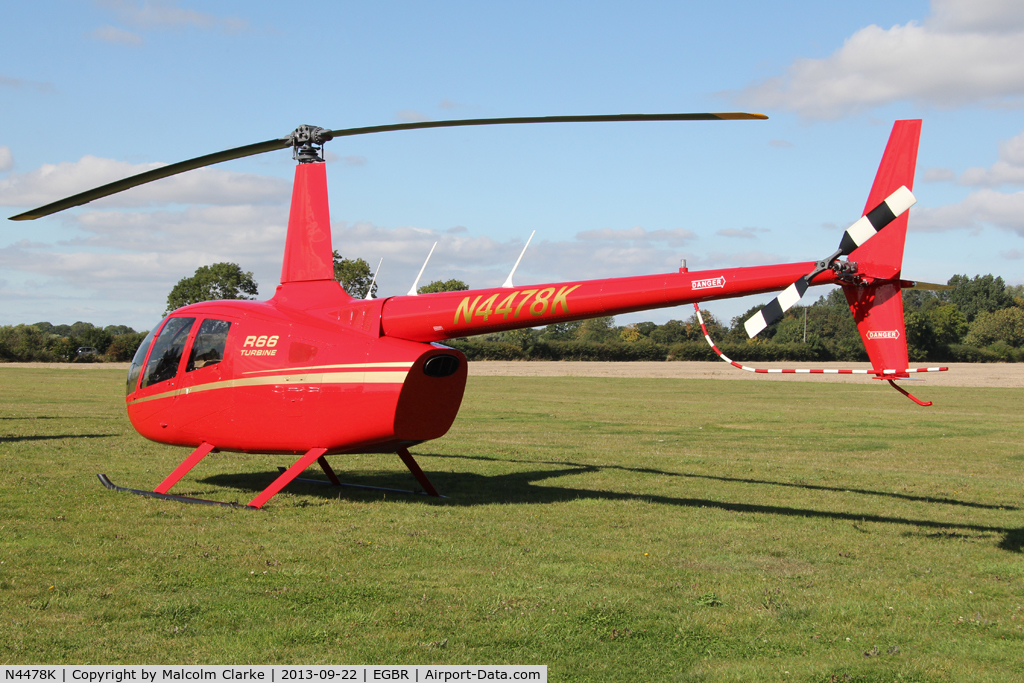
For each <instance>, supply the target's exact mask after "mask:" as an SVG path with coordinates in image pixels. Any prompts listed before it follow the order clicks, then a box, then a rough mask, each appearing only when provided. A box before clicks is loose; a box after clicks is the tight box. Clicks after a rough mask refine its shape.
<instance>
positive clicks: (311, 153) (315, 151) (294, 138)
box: [288, 125, 334, 164]
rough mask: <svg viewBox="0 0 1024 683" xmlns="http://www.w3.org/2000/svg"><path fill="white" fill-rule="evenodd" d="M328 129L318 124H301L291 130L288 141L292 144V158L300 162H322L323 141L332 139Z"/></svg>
mask: <svg viewBox="0 0 1024 683" xmlns="http://www.w3.org/2000/svg"><path fill="white" fill-rule="evenodd" d="M333 138H334V136H333V135H331V133H330V131H329V130H327V129H326V128H321V127H320V126H307V125H302V126H299V127H298V128H296V129H295V130H294V131H292V133H291V135H289V136H288V141H289V142H290V143H291V145H292V158H293V159H295V160H296V161H298V162H299V163H300V164H308V163H313V162H322V161H323V160H324V158H323V155H322V154H321V152H322V151H323V146H324V143H325V142H327V141H328V140H331V139H333Z"/></svg>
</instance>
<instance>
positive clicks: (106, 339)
mask: <svg viewBox="0 0 1024 683" xmlns="http://www.w3.org/2000/svg"><path fill="white" fill-rule="evenodd" d="M77 324H78V323H75V325H77ZM84 324H85V325H89V327H88V328H86V329H83V330H81V332H79V333H78V334H75V335H74V338H75V339H76V340H78V345H79V346H91V347H93V348H95V349H96V350H97V351H99V352H100V353H106V352H107V347H108V346H110V342H111V341H113V339H114V338H113V337H112V336H111V335H109V334H107V333H106V332H105V331H103V330H101V329H100V328H98V327H94V326H92V325H90V324H89V323H84ZM75 325H72V326H71V327H74V326H75Z"/></svg>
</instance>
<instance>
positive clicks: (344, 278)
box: [334, 251, 377, 299]
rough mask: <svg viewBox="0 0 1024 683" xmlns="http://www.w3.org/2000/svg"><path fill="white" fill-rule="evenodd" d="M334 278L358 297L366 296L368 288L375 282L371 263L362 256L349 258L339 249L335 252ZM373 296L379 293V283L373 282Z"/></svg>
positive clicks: (349, 292)
mask: <svg viewBox="0 0 1024 683" xmlns="http://www.w3.org/2000/svg"><path fill="white" fill-rule="evenodd" d="M334 279H335V280H337V281H338V282H340V283H341V287H342V289H344V290H345V291H346V292H348V295H349V296H351V297H354V298H356V299H362V298H365V297H366V290H368V289H369V288H370V283H371V282H373V271H372V270H370V264H369V263H367V262H366V261H364V260H363V259H361V258H356V259H347V258H344V257H343V256H342V255H341V254H339V253H338V252H337V251H335V252H334ZM371 294H372V295H373V296H376V295H377V283H376V282H373V291H372V292H371Z"/></svg>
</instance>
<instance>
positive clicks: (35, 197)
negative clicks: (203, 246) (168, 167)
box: [0, 156, 290, 207]
mask: <svg viewBox="0 0 1024 683" xmlns="http://www.w3.org/2000/svg"><path fill="white" fill-rule="evenodd" d="M164 165H165V164H160V163H151V164H130V163H128V162H126V161H117V160H114V159H102V158H99V157H94V156H85V157H82V158H81V159H80V160H78V161H75V162H69V161H66V162H62V163H60V164H44V165H43V166H41V167H39V168H38V169H36V170H34V171H29V172H27V173H14V174H11V175H10V176H8V177H7V178H6V179H4V180H0V205H2V206H26V207H35V206H42V205H43V204H48V203H50V202H53V201H56V200H58V199H62V198H64V197H68V196H71V195H74V194H77V193H79V192H84V191H85V190H89V189H91V188H94V187H99V186H100V185H103V184H105V183H110V182H113V181H115V180H120V179H122V178H127V177H128V176H131V175H135V174H137V173H142V172H144V171H148V170H151V169H154V168H159V167H160V166H164ZM289 192H290V185H289V183H288V182H287V181H285V180H282V179H280V178H269V177H266V176H260V175H255V174H252V173H235V172H232V171H224V170H221V169H213V168H202V169H198V170H195V171H190V172H189V173H184V174H181V175H176V176H172V177H170V178H164V179H163V180H158V181H156V182H153V183H149V184H147V185H142V186H139V187H136V188H132V189H131V190H128V191H126V192H122V193H119V194H116V195H112V196H110V197H106V198H104V199H100V200H97V201H96V202H95V205H96V206H146V205H151V204H162V203H169V202H176V203H190V204H218V205H228V204H267V203H278V202H284V201H287V200H288V196H289Z"/></svg>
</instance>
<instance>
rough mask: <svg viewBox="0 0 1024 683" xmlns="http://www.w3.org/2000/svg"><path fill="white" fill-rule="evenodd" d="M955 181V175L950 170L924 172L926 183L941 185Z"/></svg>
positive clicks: (926, 170)
mask: <svg viewBox="0 0 1024 683" xmlns="http://www.w3.org/2000/svg"><path fill="white" fill-rule="evenodd" d="M950 180H956V173H954V172H953V169H951V168H928V169H925V172H924V181H925V182H926V183H943V182H948V181H950Z"/></svg>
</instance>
